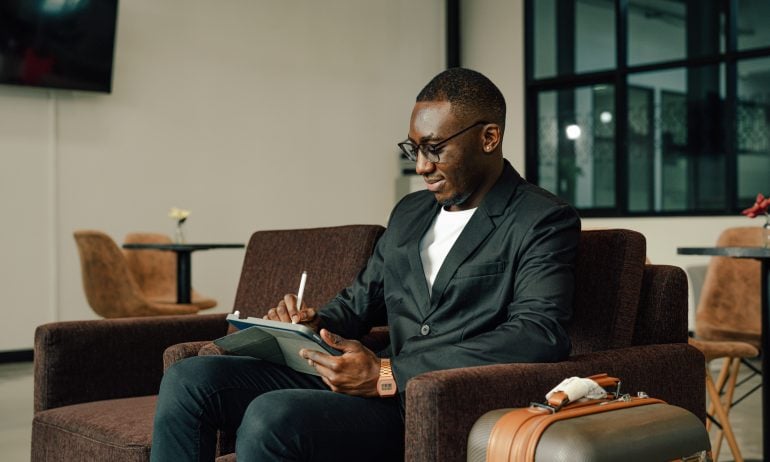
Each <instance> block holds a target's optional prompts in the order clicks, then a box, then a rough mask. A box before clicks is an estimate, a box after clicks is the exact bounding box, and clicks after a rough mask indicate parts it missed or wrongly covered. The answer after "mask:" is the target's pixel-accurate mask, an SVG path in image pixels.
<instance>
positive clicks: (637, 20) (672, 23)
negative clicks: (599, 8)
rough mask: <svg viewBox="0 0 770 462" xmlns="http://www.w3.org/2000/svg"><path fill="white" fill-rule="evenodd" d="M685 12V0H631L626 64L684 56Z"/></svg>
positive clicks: (629, 3) (668, 59) (629, 4)
mask: <svg viewBox="0 0 770 462" xmlns="http://www.w3.org/2000/svg"><path fill="white" fill-rule="evenodd" d="M685 14H686V8H685V2H684V0H630V1H629V2H628V64H629V65H630V66H633V65H636V64H646V63H652V62H660V61H671V60H675V59H684V57H685V53H686V46H685V45H686V33H687V23H686V20H685V18H686V16H685Z"/></svg>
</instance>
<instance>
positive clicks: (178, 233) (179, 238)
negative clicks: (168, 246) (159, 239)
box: [174, 223, 185, 244]
mask: <svg viewBox="0 0 770 462" xmlns="http://www.w3.org/2000/svg"><path fill="white" fill-rule="evenodd" d="M174 243H175V244H184V243H185V238H184V228H183V227H182V223H179V224H178V225H176V229H175V230H174Z"/></svg>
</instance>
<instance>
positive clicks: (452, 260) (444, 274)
mask: <svg viewBox="0 0 770 462" xmlns="http://www.w3.org/2000/svg"><path fill="white" fill-rule="evenodd" d="M494 229H495V224H494V223H493V222H492V219H491V218H490V217H489V215H487V213H486V211H485V210H484V209H482V208H479V209H477V210H476V213H474V214H473V216H472V217H471V219H470V221H469V222H468V224H467V225H465V229H463V231H462V233H460V236H459V237H458V238H457V241H455V244H454V246H452V250H450V251H449V254H447V256H446V259H445V260H444V263H443V264H442V265H441V268H440V269H439V270H438V274H437V275H436V280H435V281H434V282H433V291H432V292H431V297H430V311H429V312H428V313H426V314H430V313H431V312H433V310H435V309H436V308H437V307H438V303H439V301H440V300H441V297H442V296H443V295H444V290H445V289H446V287H447V285H448V284H449V281H451V280H452V277H453V276H454V274H455V271H457V268H458V267H459V266H460V265H461V264H462V263H463V262H464V261H465V260H466V259H467V258H468V256H469V255H470V254H471V253H473V251H474V250H476V248H477V247H478V246H479V245H481V244H482V243H483V242H484V241H485V240H486V239H487V236H488V235H489V233H491V232H492V231H493V230H494ZM418 251H419V249H418ZM418 260H419V258H418Z"/></svg>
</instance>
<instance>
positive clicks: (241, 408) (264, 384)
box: [150, 356, 404, 462]
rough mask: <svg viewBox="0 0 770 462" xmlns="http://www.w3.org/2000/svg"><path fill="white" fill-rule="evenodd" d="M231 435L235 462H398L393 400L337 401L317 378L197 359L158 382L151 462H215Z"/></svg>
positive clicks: (399, 422)
mask: <svg viewBox="0 0 770 462" xmlns="http://www.w3.org/2000/svg"><path fill="white" fill-rule="evenodd" d="M218 429H224V430H231V431H236V430H237V434H236V443H235V444H236V448H235V452H236V454H237V457H238V462H248V461H261V462H271V461H281V460H287V461H348V460H349V461H361V460H367V461H395V460H402V459H403V457H404V456H403V454H404V421H403V418H402V416H401V411H400V406H399V402H398V399H394V398H390V399H381V398H358V397H354V396H348V395H344V394H340V393H334V392H332V391H330V390H329V389H328V387H327V386H326V385H325V384H324V383H323V382H322V381H321V379H320V378H318V377H316V376H313V375H308V374H303V373H300V372H295V371H294V370H292V369H289V368H287V367H282V366H277V365H274V364H271V363H268V362H266V361H260V360H257V359H254V358H250V357H243V356H197V357H193V358H188V359H185V360H183V361H180V362H178V363H176V364H174V365H173V366H171V367H170V368H169V369H168V370H167V371H166V373H165V375H164V376H163V381H162V383H161V386H160V395H159V397H158V405H157V411H156V413H155V423H154V426H153V434H152V453H151V456H150V460H152V461H154V462H170V461H213V460H214V456H215V452H216V441H217V430H218Z"/></svg>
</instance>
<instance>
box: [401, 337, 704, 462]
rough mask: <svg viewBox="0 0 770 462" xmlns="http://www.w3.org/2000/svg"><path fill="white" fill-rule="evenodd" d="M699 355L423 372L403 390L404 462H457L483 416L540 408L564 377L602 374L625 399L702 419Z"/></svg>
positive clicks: (629, 352) (632, 350) (619, 355)
mask: <svg viewBox="0 0 770 462" xmlns="http://www.w3.org/2000/svg"><path fill="white" fill-rule="evenodd" d="M704 364H705V362H704V358H703V355H702V354H701V353H700V352H699V351H698V350H697V349H695V348H692V347H690V346H689V345H687V344H684V343H682V344H667V345H645V346H634V347H629V348H622V349H617V350H607V351H601V352H595V353H589V354H584V355H577V356H573V357H571V358H569V359H568V360H567V361H563V362H559V363H547V364H500V365H492V366H480V367H468V368H462V369H449V370H443V371H434V372H428V373H425V374H422V375H419V376H417V377H415V378H413V379H412V380H410V381H409V383H408V384H407V387H406V454H405V456H406V457H405V460H406V461H421V462H422V461H442V462H453V461H457V462H463V461H465V459H466V446H467V439H468V433H469V432H470V429H471V427H472V426H473V423H474V422H475V421H476V419H478V418H479V417H481V415H482V414H484V413H485V412H487V411H490V410H493V409H499V408H507V407H524V406H528V405H529V403H530V402H532V401H538V402H542V401H543V400H544V399H545V394H546V393H547V392H548V391H549V390H550V389H551V388H553V387H554V386H556V385H558V384H559V382H561V381H562V380H563V379H564V378H566V377H571V376H588V375H592V374H596V373H600V372H606V373H608V374H610V375H612V376H615V377H618V378H620V379H621V380H622V381H623V385H622V386H623V389H624V390H625V391H626V392H629V393H636V392H637V391H644V392H647V393H648V394H649V395H650V396H652V397H655V398H660V399H663V400H665V401H667V402H668V403H670V404H673V405H677V406H681V407H683V408H685V409H688V410H689V411H691V412H693V413H694V414H695V415H696V416H697V417H698V418H700V419H701V420H705V406H706V403H705V396H706V395H705V367H704Z"/></svg>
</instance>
